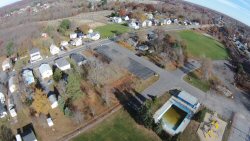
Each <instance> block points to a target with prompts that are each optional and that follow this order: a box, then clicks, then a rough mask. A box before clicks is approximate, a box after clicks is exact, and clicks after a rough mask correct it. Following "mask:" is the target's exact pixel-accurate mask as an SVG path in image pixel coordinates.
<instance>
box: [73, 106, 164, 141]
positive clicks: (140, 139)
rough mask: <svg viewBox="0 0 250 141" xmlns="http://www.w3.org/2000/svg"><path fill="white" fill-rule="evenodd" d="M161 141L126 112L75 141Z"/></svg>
mask: <svg viewBox="0 0 250 141" xmlns="http://www.w3.org/2000/svg"><path fill="white" fill-rule="evenodd" d="M83 140H84V141H160V138H159V137H158V136H157V135H156V134H155V133H154V132H152V131H149V130H147V129H145V128H144V127H143V126H140V125H137V123H136V122H135V121H134V120H133V119H132V118H131V117H130V116H129V114H128V113H126V112H125V111H121V110H120V111H119V112H117V113H115V115H113V116H112V117H111V118H110V119H107V120H105V121H103V122H102V123H101V124H99V125H97V126H96V127H95V128H93V129H91V130H89V131H87V132H85V133H83V134H81V135H80V136H78V137H76V138H74V139H73V141H83Z"/></svg>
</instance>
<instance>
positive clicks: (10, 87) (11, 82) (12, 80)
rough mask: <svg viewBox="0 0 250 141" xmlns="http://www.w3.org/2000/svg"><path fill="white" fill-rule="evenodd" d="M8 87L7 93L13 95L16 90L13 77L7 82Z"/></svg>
mask: <svg viewBox="0 0 250 141" xmlns="http://www.w3.org/2000/svg"><path fill="white" fill-rule="evenodd" d="M8 86H9V91H10V92H11V93H14V92H15V91H16V89H17V87H16V84H15V78H14V76H11V77H10V79H9V81H8Z"/></svg>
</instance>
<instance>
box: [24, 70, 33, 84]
mask: <svg viewBox="0 0 250 141" xmlns="http://www.w3.org/2000/svg"><path fill="white" fill-rule="evenodd" d="M23 78H24V81H25V83H26V84H28V85H29V84H31V83H33V82H35V79H34V75H33V73H32V70H24V71H23Z"/></svg>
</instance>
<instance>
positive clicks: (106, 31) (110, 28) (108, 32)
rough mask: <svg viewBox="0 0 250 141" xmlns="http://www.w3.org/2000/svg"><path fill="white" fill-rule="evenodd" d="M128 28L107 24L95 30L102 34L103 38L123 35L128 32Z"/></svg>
mask: <svg viewBox="0 0 250 141" xmlns="http://www.w3.org/2000/svg"><path fill="white" fill-rule="evenodd" d="M128 30H129V29H128V27H127V26H124V25H121V24H107V25H104V26H99V27H97V28H96V29H95V31H98V32H99V33H100V34H101V38H109V37H113V36H114V35H116V34H122V33H125V32H128Z"/></svg>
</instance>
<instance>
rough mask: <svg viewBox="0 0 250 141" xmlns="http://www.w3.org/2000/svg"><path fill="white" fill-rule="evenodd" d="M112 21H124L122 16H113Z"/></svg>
mask: <svg viewBox="0 0 250 141" xmlns="http://www.w3.org/2000/svg"><path fill="white" fill-rule="evenodd" d="M112 22H114V23H122V18H121V17H112Z"/></svg>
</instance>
